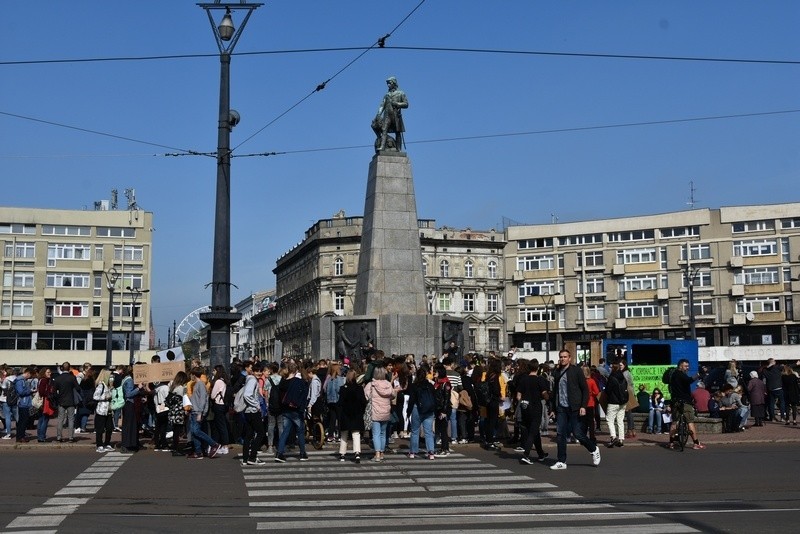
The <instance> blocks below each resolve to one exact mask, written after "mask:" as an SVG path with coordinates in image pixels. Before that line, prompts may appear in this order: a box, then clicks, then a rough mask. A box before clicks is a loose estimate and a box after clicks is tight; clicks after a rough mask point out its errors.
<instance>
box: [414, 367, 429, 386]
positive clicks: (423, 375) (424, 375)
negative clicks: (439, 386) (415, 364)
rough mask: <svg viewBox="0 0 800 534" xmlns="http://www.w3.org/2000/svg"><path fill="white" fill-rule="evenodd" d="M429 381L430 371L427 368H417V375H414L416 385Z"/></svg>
mask: <svg viewBox="0 0 800 534" xmlns="http://www.w3.org/2000/svg"><path fill="white" fill-rule="evenodd" d="M426 382H427V383H430V382H428V372H427V371H426V370H425V369H421V368H420V369H417V375H416V376H415V377H414V385H415V386H420V385H422V384H425V383H426Z"/></svg>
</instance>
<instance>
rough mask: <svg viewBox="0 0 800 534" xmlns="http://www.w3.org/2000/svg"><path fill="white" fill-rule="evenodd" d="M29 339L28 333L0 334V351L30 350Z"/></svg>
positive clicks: (8, 332) (7, 332) (12, 331)
mask: <svg viewBox="0 0 800 534" xmlns="http://www.w3.org/2000/svg"><path fill="white" fill-rule="evenodd" d="M31 339H32V338H31V333H30V332H19V331H14V330H11V331H6V332H0V350H31Z"/></svg>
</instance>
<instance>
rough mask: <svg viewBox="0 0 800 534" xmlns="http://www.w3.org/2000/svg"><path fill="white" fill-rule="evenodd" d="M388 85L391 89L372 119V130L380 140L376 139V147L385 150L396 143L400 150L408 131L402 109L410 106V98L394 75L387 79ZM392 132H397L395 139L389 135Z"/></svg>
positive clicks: (396, 147) (396, 148)
mask: <svg viewBox="0 0 800 534" xmlns="http://www.w3.org/2000/svg"><path fill="white" fill-rule="evenodd" d="M386 85H387V87H388V88H389V91H388V92H387V93H386V94H385V95H384V97H383V100H382V101H381V105H380V107H379V108H378V114H377V115H375V118H374V119H372V130H373V131H374V132H375V135H376V136H378V140H376V141H375V149H376V150H385V149H387V148H392V146H391V145H392V144H394V147H393V148H394V149H395V150H398V151H399V150H402V148H403V132H405V131H406V129H405V126H404V125H403V115H402V110H403V109H405V108H407V107H408V99H406V94H405V93H404V92H403V91H401V90H400V88H399V87H398V85H397V78H395V77H394V76H390V77H389V78H387V79H386ZM390 133H394V134H396V135H395V138H394V139H392V138H391V137H389V136H388V134H390Z"/></svg>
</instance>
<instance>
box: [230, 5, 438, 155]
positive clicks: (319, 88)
mask: <svg viewBox="0 0 800 534" xmlns="http://www.w3.org/2000/svg"><path fill="white" fill-rule="evenodd" d="M424 3H425V0H421V1H420V3H419V4H417V6H416V7H415V8H414V9H412V10H411V12H409V13H408V15H406V16H405V17H404V18H403V20H401V21H400V22H399V23H398V24H397V26H395V27H394V28H393V29H392V31H390V32H389V33H387V34H386V35H384V36H383V37H380V38H378V40H377V41H375V42H374V43H373V44H372V45H370V46H369V47H368V48H366V49H364V50H363V51H362V52H361V53H360V54H358V55H357V56H356V57H355V58H353V59H352V60H351V61H350V62H349V63H347V64H346V65H345V66H344V67H342V68H341V69H339V70H338V71H336V73H335V74H334V75H333V76H331V77H330V78H328V79H327V80H325V81H324V82H322V83H320V84H318V85H317V87H316V88H315V89H314V90H313V91H311V92H310V93H308V94H307V95H306V96H304V97H303V98H301V99H300V100H298V101H297V102H295V103H294V104H292V105H291V106H289V108H288V109H286V110H285V111H283V112H282V113H280V114H278V116H277V117H275V118H274V119H272V120H271V121H269V122H268V123H267V124H265V125H264V126H262V127H261V128H260V129H258V130H256V131H255V133H253V134H252V135H250V136H249V137H247V138H246V139H245V140H244V141H242V142H241V143H239V144H238V145H236V146H235V147H233V149H232V150H231V152H235V151H236V150H237V149H238V148H239V147H241V146H242V145H243V144H245V143H247V142H248V141H250V140H251V139H253V138H254V137H255V136H257V135H258V134H260V133H261V132H263V131H264V130H266V129H267V128H269V127H270V126H272V125H273V124H275V123H276V122H277V121H278V120H280V119H281V118H282V117H284V116H285V115H286V114H288V113H289V112H290V111H292V110H293V109H295V108H296V107H297V106H299V105H300V104H302V103H303V102H305V101H306V100H308V99H309V98H311V95H313V94H314V93H318V92H320V91H322V90H323V89H325V87H326V86H327V85H328V83H330V82H331V81H333V80H334V79H335V78H336V77H337V76H339V75H340V74H341V73H343V72H344V71H345V70H347V69H348V68H350V67H351V66H352V65H353V64H354V63H355V62H356V61H358V60H359V59H361V58H362V57H364V55H365V54H366V53H367V52H369V51H370V50H372V49H373V48H375V47H378V48H384V47H385V46H386V39H388V38H389V37H391V36H392V34H393V33H394V32H395V31H397V29H398V28H399V27H400V26H402V25H403V24H404V23H405V22H406V21H407V20H408V19H409V17H411V15H413V14H414V12H415V11H416V10H417V9H419V8H420V6H422V4H424Z"/></svg>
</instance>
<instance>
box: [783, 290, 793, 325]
mask: <svg viewBox="0 0 800 534" xmlns="http://www.w3.org/2000/svg"><path fill="white" fill-rule="evenodd" d="M783 306H784V310H786V320H787V321H794V302H792V297H789V296H787V297H784V300H783Z"/></svg>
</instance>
